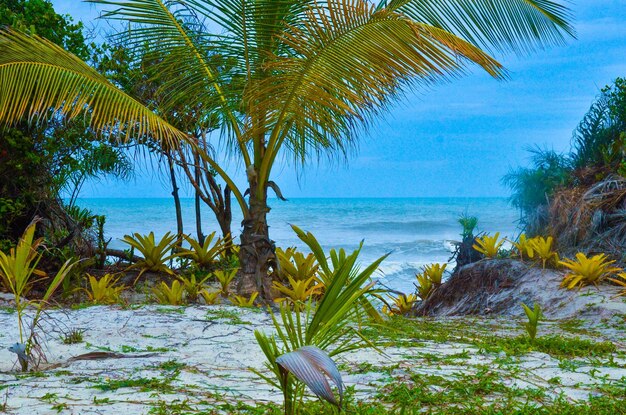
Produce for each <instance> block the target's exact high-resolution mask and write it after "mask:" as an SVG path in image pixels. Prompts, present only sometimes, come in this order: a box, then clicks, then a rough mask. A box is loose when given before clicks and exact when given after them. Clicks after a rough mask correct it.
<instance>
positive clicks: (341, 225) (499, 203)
mask: <svg viewBox="0 0 626 415" xmlns="http://www.w3.org/2000/svg"><path fill="white" fill-rule="evenodd" d="M181 203H182V210H183V219H184V232H185V233H187V234H190V235H193V236H195V234H196V233H195V232H196V231H195V230H196V226H195V213H194V201H193V199H182V201H181ZM78 204H79V205H80V206H81V207H85V208H88V209H90V210H92V211H93V213H94V214H100V215H105V216H106V224H105V234H106V236H107V238H111V242H110V245H109V246H110V247H112V248H118V249H126V248H128V246H127V245H125V244H124V243H123V242H122V241H121V238H122V237H123V236H124V235H126V234H131V233H135V232H139V233H141V234H147V233H149V232H154V233H155V234H156V235H157V237H160V236H162V235H163V234H165V233H166V232H168V231H176V215H175V210H174V203H173V200H172V199H154V198H137V199H91V198H90V199H81V200H79V202H78ZM269 205H270V207H271V211H270V213H269V215H268V223H269V225H270V237H271V238H272V239H273V240H274V241H275V242H276V245H277V246H279V247H283V248H286V247H290V246H295V247H298V248H299V249H303V250H304V249H305V246H304V244H303V243H302V242H301V241H300V240H299V239H298V237H297V236H296V235H295V233H294V232H293V230H292V229H291V227H290V224H294V225H297V226H298V227H300V228H302V229H304V230H306V231H310V232H312V233H313V234H314V235H315V236H316V238H317V239H318V241H319V242H320V243H321V244H322V246H323V247H324V248H325V249H330V248H345V249H346V250H349V251H352V250H354V249H357V248H358V246H359V243H360V242H361V241H363V249H362V251H361V256H360V263H361V264H363V265H367V264H369V263H370V262H372V261H374V260H375V259H376V258H378V257H380V256H382V255H384V254H386V253H390V255H389V257H388V258H387V259H386V260H385V261H384V262H383V264H382V266H381V268H380V271H379V272H378V273H377V274H376V278H377V279H378V280H379V281H380V282H381V283H382V284H384V285H386V286H387V287H389V288H392V289H395V290H400V291H403V292H412V291H413V290H414V288H415V287H414V285H413V283H414V282H415V274H416V273H417V272H419V271H420V270H421V267H423V265H425V264H429V263H433V262H438V263H446V262H449V260H450V256H451V255H452V251H453V250H454V242H456V241H458V240H459V239H460V233H461V226H460V225H459V223H458V219H459V217H460V216H462V215H469V216H476V217H478V231H479V232H487V233H492V234H493V233H495V232H500V235H501V236H502V237H509V238H513V237H516V236H517V234H518V233H519V230H518V217H519V214H518V213H517V211H516V210H515V209H513V208H512V207H511V206H510V205H509V204H508V201H507V199H505V198H411V199H408V198H407V199H397V198H393V199H384V198H361V199H290V200H289V201H286V202H284V201H280V200H277V199H273V200H270V201H269ZM237 210H238V209H237V205H236V204H235V202H234V201H233V225H232V230H233V234H234V235H237V234H238V233H239V231H240V224H241V213H240V212H238V211H237ZM202 221H203V223H202V225H203V230H204V233H205V234H208V233H210V232H212V231H217V233H218V234H219V233H220V232H219V227H218V226H217V222H216V221H215V219H214V217H213V216H212V212H211V211H210V210H208V209H204V210H203V213H202ZM453 266H454V264H453V263H450V265H449V266H448V268H450V269H451V268H453Z"/></svg>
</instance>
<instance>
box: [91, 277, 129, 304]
mask: <svg viewBox="0 0 626 415" xmlns="http://www.w3.org/2000/svg"><path fill="white" fill-rule="evenodd" d="M87 277H88V279H89V280H88V282H89V287H88V288H87V289H86V290H85V291H86V292H87V297H88V298H89V301H91V302H92V303H94V304H114V303H116V302H118V301H119V299H120V294H121V293H122V291H124V290H125V289H126V287H125V286H124V285H118V284H117V283H118V281H119V277H115V276H114V275H111V274H105V275H104V276H102V277H100V279H97V278H96V277H94V276H93V275H91V274H87Z"/></svg>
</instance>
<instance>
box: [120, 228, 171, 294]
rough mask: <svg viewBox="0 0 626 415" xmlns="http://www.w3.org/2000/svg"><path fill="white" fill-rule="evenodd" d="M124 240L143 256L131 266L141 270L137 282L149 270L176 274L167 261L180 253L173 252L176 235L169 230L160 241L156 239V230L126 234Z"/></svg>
mask: <svg viewBox="0 0 626 415" xmlns="http://www.w3.org/2000/svg"><path fill="white" fill-rule="evenodd" d="M122 240H123V241H124V242H126V243H127V244H128V245H130V246H131V247H132V248H133V249H135V250H137V251H139V252H140V253H141V255H142V256H143V259H141V260H140V261H138V262H136V263H135V264H133V265H131V266H130V268H137V269H139V270H140V271H139V275H138V276H137V278H136V279H135V283H136V282H137V280H139V278H140V277H141V276H142V275H143V274H144V273H145V272H148V271H149V272H155V273H166V274H170V275H174V271H172V269H171V268H170V267H169V266H168V265H167V263H168V262H169V261H170V260H172V259H174V258H177V257H178V256H179V254H178V253H175V252H173V251H174V248H175V246H176V235H172V233H171V232H167V233H166V234H165V235H163V237H162V238H161V240H160V241H159V242H158V243H157V242H156V240H155V237H154V232H150V233H149V234H148V235H141V234H139V233H134V234H133V236H130V235H125V236H124V238H123V239H122Z"/></svg>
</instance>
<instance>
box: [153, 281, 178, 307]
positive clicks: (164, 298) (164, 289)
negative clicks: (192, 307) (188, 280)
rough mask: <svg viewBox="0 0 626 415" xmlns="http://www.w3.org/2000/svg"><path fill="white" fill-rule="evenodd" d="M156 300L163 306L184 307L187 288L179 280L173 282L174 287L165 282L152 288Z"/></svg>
mask: <svg viewBox="0 0 626 415" xmlns="http://www.w3.org/2000/svg"><path fill="white" fill-rule="evenodd" d="M152 295H153V296H154V299H155V300H156V301H157V302H158V303H159V304H163V305H183V304H185V302H186V301H185V287H184V286H183V285H182V284H181V283H180V281H178V280H174V281H172V285H167V284H166V283H165V282H163V281H161V283H160V284H159V285H157V286H155V287H153V288H152Z"/></svg>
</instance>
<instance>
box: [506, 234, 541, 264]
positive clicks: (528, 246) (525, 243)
mask: <svg viewBox="0 0 626 415" xmlns="http://www.w3.org/2000/svg"><path fill="white" fill-rule="evenodd" d="M532 241H533V240H532V239H528V238H527V237H526V234H525V233H523V234H521V235H520V236H519V238H518V239H517V242H516V241H511V244H512V245H513V246H514V247H515V249H516V250H517V255H518V256H519V258H520V259H521V260H522V261H523V260H525V259H533V257H534V256H535V250H534V249H533V242H532Z"/></svg>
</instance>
